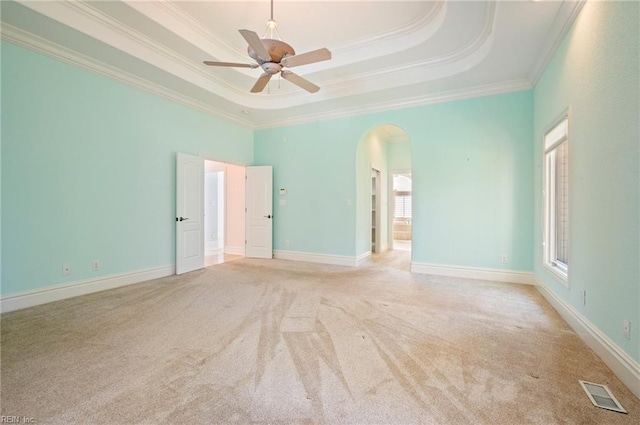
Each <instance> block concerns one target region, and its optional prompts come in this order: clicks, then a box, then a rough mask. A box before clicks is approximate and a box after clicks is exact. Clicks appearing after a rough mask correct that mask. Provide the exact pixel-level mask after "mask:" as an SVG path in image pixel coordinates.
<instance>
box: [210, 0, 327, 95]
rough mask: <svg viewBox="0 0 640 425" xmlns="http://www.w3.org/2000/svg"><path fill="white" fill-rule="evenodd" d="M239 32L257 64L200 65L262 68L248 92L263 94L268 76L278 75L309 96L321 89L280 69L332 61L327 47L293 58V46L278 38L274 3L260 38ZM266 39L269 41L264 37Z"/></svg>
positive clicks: (218, 63) (211, 63)
mask: <svg viewBox="0 0 640 425" xmlns="http://www.w3.org/2000/svg"><path fill="white" fill-rule="evenodd" d="M239 32H240V35H242V37H243V38H244V39H245V41H246V42H247V44H248V45H249V46H248V47H247V53H248V54H249V57H250V58H251V59H253V60H254V61H256V63H255V64H252V63H234V62H217V61H204V62H203V63H204V64H205V65H208V66H224V67H233V68H258V67H261V68H262V70H263V71H264V73H263V74H262V75H261V76H260V77H259V78H258V80H257V81H256V83H255V84H254V85H253V87H252V88H251V93H260V92H262V91H263V90H264V88H265V87H266V86H267V84H268V83H269V80H270V79H271V77H272V76H274V75H276V74H278V73H279V74H280V75H281V76H282V78H284V79H285V80H287V81H290V82H291V83H293V84H295V85H297V86H298V87H300V88H302V89H304V90H306V91H308V92H309V93H316V92H317V91H318V90H320V87H318V86H316V85H315V84H313V83H312V82H310V81H308V80H306V79H305V78H302V77H301V76H299V75H298V74H295V73H293V72H291V71H289V70H284V69H283V68H284V67H287V68H292V67H294V66H300V65H307V64H311V63H316V62H321V61H325V60H329V59H331V52H330V51H329V50H328V49H326V48H322V49H318V50H313V51H311V52H306V53H302V54H300V55H296V52H295V50H293V47H291V46H290V45H289V44H287V43H285V42H284V41H282V40H281V39H280V33H279V32H278V26H277V24H276V21H275V20H274V19H273V0H271V19H269V20H268V21H267V29H266V31H265V34H264V36H263V38H260V37H258V34H256V33H255V32H254V31H251V30H247V29H241V30H239ZM267 36H268V37H269V38H267ZM274 37H277V38H278V39H277V40H276V39H275V38H274Z"/></svg>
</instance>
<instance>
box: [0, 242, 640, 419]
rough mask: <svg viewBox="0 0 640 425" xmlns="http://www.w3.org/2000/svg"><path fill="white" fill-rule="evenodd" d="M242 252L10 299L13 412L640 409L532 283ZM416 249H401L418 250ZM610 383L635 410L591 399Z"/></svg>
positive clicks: (399, 261) (383, 261)
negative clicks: (108, 286)
mask: <svg viewBox="0 0 640 425" xmlns="http://www.w3.org/2000/svg"><path fill="white" fill-rule="evenodd" d="M408 255H409V254H408V252H405V253H397V252H396V253H394V254H392V255H390V256H386V257H380V258H376V259H375V260H374V261H372V262H371V263H370V264H369V265H368V266H366V267H362V268H359V269H354V268H347V267H337V266H336V267H332V266H324V265H314V264H305V263H296V262H290V261H281V260H248V259H241V260H237V261H233V262H230V263H225V264H220V265H216V266H212V267H210V268H207V269H204V270H200V271H197V272H193V273H190V274H188V275H186V276H180V277H175V276H174V277H168V278H164V279H159V280H156V281H151V282H146V283H142V284H138V285H133V286H129V287H125V288H120V289H116V290H111V291H106V292H102V293H98V294H93V295H88V296H84V297H79V298H75V299H70V300H66V301H62V302H57V303H52V304H48V305H44V306H39V307H35V308H31V309H28V310H23V311H18V312H13V313H8V314H5V315H3V316H2V319H1V325H2V347H1V348H2V359H1V360H2V363H1V372H2V373H1V394H0V396H1V402H2V405H1V413H2V415H20V416H27V417H31V418H33V420H34V423H38V424H157V423H165V424H216V423H265V424H267V423H269V424H272V423H292V424H294V423H295V424H311V423H334V424H401V423H402V424H404V423H406V424H410V423H420V424H492V425H495V424H545V425H546V424H635V425H637V424H638V423H640V401H638V399H637V398H635V397H634V396H633V395H632V394H631V393H630V392H629V391H628V390H627V389H626V388H625V387H624V386H623V385H622V384H621V382H620V381H619V380H618V379H616V378H615V376H614V375H613V374H612V373H611V371H610V370H609V369H608V368H607V367H606V366H605V365H604V364H603V363H602V361H600V359H599V358H598V357H597V356H596V355H595V354H594V353H593V352H592V351H591V350H590V349H588V348H587V347H586V346H585V345H584V344H583V343H582V341H581V340H580V339H579V337H578V336H577V335H576V334H575V333H574V332H573V331H572V330H571V329H570V328H569V327H568V326H567V324H566V323H565V322H564V321H563V320H562V319H561V318H560V317H559V315H558V314H557V313H555V311H553V310H552V308H551V307H550V306H549V305H548V304H547V303H546V302H545V301H544V300H543V299H542V297H541V296H540V295H539V294H538V293H537V292H536V291H535V289H534V288H533V287H530V286H525V285H515V284H504V283H495V282H483V281H462V280H457V279H447V278H438V277H433V276H425V275H412V274H410V273H409V272H408V259H407V257H406V256H408ZM403 256H404V257H403ZM578 379H583V380H588V381H592V382H599V383H604V384H607V385H609V386H610V388H611V389H612V390H613V392H614V394H615V395H616V397H617V398H618V399H619V400H620V402H621V403H622V404H623V406H624V407H625V408H626V409H627V410H628V411H629V414H628V415H624V414H620V413H615V412H610V411H607V410H603V409H598V408H596V407H593V406H592V405H591V403H590V402H589V400H588V399H587V397H586V395H585V394H584V391H583V390H582V388H581V387H580V386H579V384H578Z"/></svg>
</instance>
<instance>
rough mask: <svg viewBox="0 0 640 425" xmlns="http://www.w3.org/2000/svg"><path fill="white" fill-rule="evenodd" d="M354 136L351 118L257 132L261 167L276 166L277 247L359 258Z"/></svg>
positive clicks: (256, 149) (257, 160) (256, 147)
mask: <svg viewBox="0 0 640 425" xmlns="http://www.w3.org/2000/svg"><path fill="white" fill-rule="evenodd" d="M353 132H354V130H353V129H351V128H350V121H349V120H348V119H345V120H336V121H334V122H332V125H330V126H327V125H326V124H325V123H312V124H306V125H302V126H296V127H286V128H279V129H275V130H264V131H258V132H256V134H255V137H256V140H257V139H260V141H261V142H260V143H254V160H255V163H256V165H273V189H274V202H273V208H274V220H273V226H274V227H273V243H274V249H279V250H288V251H298V252H312V253H322V254H333V255H347V256H349V255H353V254H354V249H355V243H354V240H355V219H354V217H355V208H356V198H355V176H356V172H355V166H354V165H355V152H356V144H355V143H353V144H346V143H345V139H344V135H345V134H352V133H353ZM360 136H361V135H360ZM280 188H285V189H286V190H287V194H286V195H284V196H281V195H279V194H278V191H279V189H280ZM281 199H282V200H285V201H286V203H287V204H286V205H284V206H279V205H278V203H279V200H281ZM287 240H288V241H289V246H286V244H285V241H287Z"/></svg>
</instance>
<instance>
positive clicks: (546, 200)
mask: <svg viewBox="0 0 640 425" xmlns="http://www.w3.org/2000/svg"><path fill="white" fill-rule="evenodd" d="M564 143H566V144H567V149H568V150H569V147H570V145H569V113H568V111H566V112H565V113H563V114H562V115H561V117H560V118H559V119H558V120H556V121H555V123H554V125H553V126H552V127H551V129H550V130H549V131H547V132H546V133H545V136H544V143H543V154H542V161H543V216H542V221H543V242H542V246H543V263H544V266H545V267H546V268H547V270H549V271H550V272H552V273H553V274H554V275H555V276H556V277H557V278H558V279H559V280H560V282H561V283H562V284H563V285H564V286H566V287H569V265H568V263H569V261H567V263H564V262H562V261H560V260H558V258H557V246H556V245H557V235H556V214H555V211H556V162H555V161H556V152H557V151H556V149H557V148H558V147H559V146H560V145H562V144H564ZM568 166H569V168H570V164H569V165H568ZM569 190H570V189H569ZM570 229H571V226H570V225H569V230H570Z"/></svg>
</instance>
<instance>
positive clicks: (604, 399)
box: [579, 381, 627, 413]
mask: <svg viewBox="0 0 640 425" xmlns="http://www.w3.org/2000/svg"><path fill="white" fill-rule="evenodd" d="M579 382H580V385H582V388H584V391H585V392H586V393H587V396H588V397H589V400H591V402H592V403H593V405H594V406H597V407H602V408H603V409H608V410H613V411H614V412H620V413H627V411H626V410H624V408H623V407H622V405H621V404H620V403H619V402H618V400H617V399H616V398H615V397H614V396H613V394H611V391H610V390H609V387H607V386H606V385H601V384H594V383H593V382H586V381H579Z"/></svg>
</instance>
